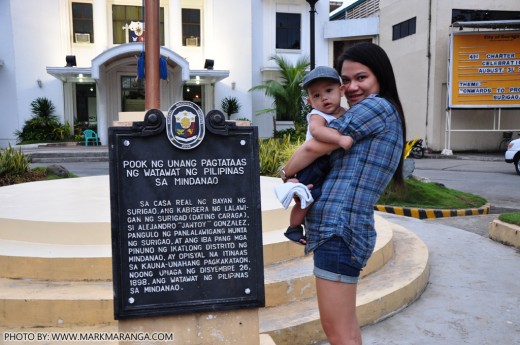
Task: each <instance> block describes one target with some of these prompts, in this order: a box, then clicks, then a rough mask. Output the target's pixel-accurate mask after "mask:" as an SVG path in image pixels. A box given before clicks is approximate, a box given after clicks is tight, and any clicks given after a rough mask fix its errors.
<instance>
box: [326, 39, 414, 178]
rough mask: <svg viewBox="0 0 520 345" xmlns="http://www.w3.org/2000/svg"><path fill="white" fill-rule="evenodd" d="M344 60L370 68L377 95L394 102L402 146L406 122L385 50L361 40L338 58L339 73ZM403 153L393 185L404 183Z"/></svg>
mask: <svg viewBox="0 0 520 345" xmlns="http://www.w3.org/2000/svg"><path fill="white" fill-rule="evenodd" d="M345 60H349V61H353V62H358V63H360V64H362V65H365V66H367V67H368V68H370V70H371V71H372V73H374V75H375V77H376V78H377V81H378V83H379V95H380V96H381V97H383V98H385V99H387V100H388V101H389V102H391V103H392V104H394V105H395V107H396V108H397V111H398V113H399V117H400V118H401V126H402V128H403V148H404V147H405V144H406V123H405V120H404V111H403V106H402V105H401V100H400V99H399V94H398V92H397V85H396V82H395V76H394V70H393V68H392V64H391V63H390V59H389V58H388V55H386V52H385V51H384V50H383V48H381V47H380V46H378V45H377V44H374V43H369V42H362V43H358V44H355V45H353V46H352V47H350V48H348V49H347V50H346V51H345V52H344V53H343V54H342V55H341V56H340V57H339V59H338V63H337V66H336V70H337V71H338V73H339V74H340V75H341V69H342V66H343V62H344V61H345ZM403 155H404V152H403V154H402V155H401V159H400V160H399V165H398V166H397V170H396V171H395V173H394V176H393V178H392V179H393V182H394V185H396V186H403V185H404V180H403Z"/></svg>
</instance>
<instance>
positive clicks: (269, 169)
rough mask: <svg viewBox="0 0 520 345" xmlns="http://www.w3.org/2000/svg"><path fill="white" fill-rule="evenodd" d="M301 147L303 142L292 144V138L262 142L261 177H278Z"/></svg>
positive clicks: (260, 150)
mask: <svg viewBox="0 0 520 345" xmlns="http://www.w3.org/2000/svg"><path fill="white" fill-rule="evenodd" d="M300 145H301V141H296V142H291V136H290V135H287V136H285V137H284V138H281V139H279V138H269V139H264V140H261V141H260V149H259V156H260V175H262V176H271V177H278V173H279V172H280V169H281V168H282V167H283V166H284V165H285V163H286V162H287V160H288V159H289V158H290V157H291V155H292V154H293V152H294V151H295V150H296V149H297V148H298V147H299V146H300Z"/></svg>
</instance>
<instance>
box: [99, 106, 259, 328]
mask: <svg viewBox="0 0 520 345" xmlns="http://www.w3.org/2000/svg"><path fill="white" fill-rule="evenodd" d="M186 103H188V102H182V104H181V105H180V106H179V104H176V105H174V106H172V108H171V109H170V113H169V114H168V118H165V117H164V116H163V114H162V112H160V111H158V110H150V111H148V112H147V114H146V116H145V120H144V122H138V123H134V125H133V127H112V128H110V129H109V145H110V198H111V220H112V252H113V253H112V256H113V279H114V314H115V318H116V319H122V318H127V317H136V316H140V317H143V316H156V315H166V314H177V313H189V312H198V311H208V310H228V309H237V308H248V307H261V306H264V304H265V293H264V281H263V280H264V275H263V256H262V231H261V228H262V227H261V209H260V177H259V159H258V133H257V129H256V128H255V127H237V126H234V125H233V124H232V123H229V122H225V120H224V119H225V118H224V116H223V114H222V113H220V112H218V111H212V112H210V113H209V114H208V116H206V118H203V117H202V116H201V114H202V112H201V111H200V109H197V108H198V107H197V106H196V105H194V104H193V105H190V104H186ZM190 108H193V109H192V110H193V111H194V112H192V111H190ZM175 111H177V112H179V113H181V114H180V115H179V114H171V113H172V112H175ZM197 116H199V118H196V117H197ZM175 119H176V120H175ZM190 121H191V122H190ZM168 126H171V127H168ZM201 126H202V127H201ZM166 127H168V128H166ZM187 130H193V131H192V132H191V133H187V132H183V131H187ZM183 145H184V146H183Z"/></svg>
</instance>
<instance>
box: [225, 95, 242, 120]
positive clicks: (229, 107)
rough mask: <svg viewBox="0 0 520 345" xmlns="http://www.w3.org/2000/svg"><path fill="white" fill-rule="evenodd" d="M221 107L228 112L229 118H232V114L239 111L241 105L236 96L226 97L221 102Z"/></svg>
mask: <svg viewBox="0 0 520 345" xmlns="http://www.w3.org/2000/svg"><path fill="white" fill-rule="evenodd" d="M220 108H221V109H222V111H223V112H224V113H226V114H227V116H228V120H231V115H233V114H236V113H238V112H239V111H240V108H241V105H240V103H239V102H238V99H237V98H236V97H226V98H224V99H223V100H222V102H221V103H220Z"/></svg>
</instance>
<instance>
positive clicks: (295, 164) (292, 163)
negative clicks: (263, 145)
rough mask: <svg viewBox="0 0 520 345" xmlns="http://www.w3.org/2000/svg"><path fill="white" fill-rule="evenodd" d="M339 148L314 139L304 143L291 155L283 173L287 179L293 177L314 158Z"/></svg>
mask: <svg viewBox="0 0 520 345" xmlns="http://www.w3.org/2000/svg"><path fill="white" fill-rule="evenodd" d="M338 148H339V145H337V144H326V143H324V142H320V141H317V140H315V139H311V140H308V141H306V142H304V143H303V144H302V145H301V146H300V147H299V148H298V149H297V150H296V151H295V152H294V153H293V155H292V157H291V158H290V159H289V161H288V162H287V164H285V167H284V169H283V170H284V171H285V175H286V176H287V177H289V176H294V175H295V174H296V173H297V172H298V171H300V170H302V169H303V168H305V167H307V166H308V165H309V164H311V163H312V162H313V161H314V160H315V159H316V158H318V157H321V156H323V155H325V154H327V153H329V152H332V151H334V150H336V149H338Z"/></svg>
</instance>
